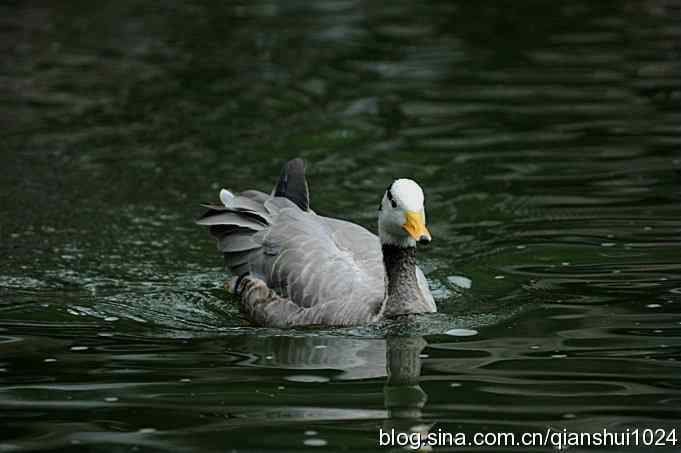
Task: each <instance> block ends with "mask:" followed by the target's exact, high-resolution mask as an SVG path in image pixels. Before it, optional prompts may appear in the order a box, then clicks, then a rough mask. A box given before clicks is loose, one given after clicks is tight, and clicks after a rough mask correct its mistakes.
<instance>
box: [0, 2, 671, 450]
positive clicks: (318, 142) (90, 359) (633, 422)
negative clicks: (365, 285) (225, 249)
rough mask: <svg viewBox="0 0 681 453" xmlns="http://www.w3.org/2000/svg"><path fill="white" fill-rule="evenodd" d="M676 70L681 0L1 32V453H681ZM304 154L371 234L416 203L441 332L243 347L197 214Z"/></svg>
mask: <svg viewBox="0 0 681 453" xmlns="http://www.w3.org/2000/svg"><path fill="white" fill-rule="evenodd" d="M680 43H681V7H680V5H679V3H678V2H675V1H672V0H668V1H665V0H650V1H642V2H623V1H598V2H593V1H589V2H587V1H569V2H568V1H557V2H540V1H529V0H528V1H522V2H501V1H490V0H481V1H477V2H464V1H445V0H441V1H430V2H406V1H393V2H378V1H365V2H361V1H342V0H339V1H326V0H325V1H315V2H303V1H280V2H274V1H272V2H268V1H248V2H246V1H244V2H223V3H221V4H218V3H217V2H202V1H195V2H175V1H167V2H140V1H134V0H122V1H118V2H109V3H107V4H99V3H98V2H82V1H71V0H68V1H63V2H13V1H10V2H5V3H3V5H2V6H0V49H1V50H2V51H1V52H0V105H2V107H0V169H1V175H2V176H1V177H0V253H1V254H2V258H1V259H0V451H2V452H6V451H11V452H14V451H17V452H27V451H53V452H56V451H61V452H66V451H69V452H71V451H78V452H80V451H84V452H104V451H115V452H119V451H120V452H122V451H141V452H160V451H163V452H171V451H172V452H176V451H181V452H194V451H196V452H224V451H234V450H235V451H260V450H272V451H274V450H287V451H293V450H299V449H309V450H315V449H316V450H334V451H335V450H342V449H353V450H354V449H362V450H371V449H375V448H378V447H377V446H376V445H377V442H378V432H379V431H378V430H379V428H383V429H390V428H392V427H394V428H396V429H400V430H407V431H408V430H409V429H410V428H411V427H414V426H419V425H422V426H421V428H423V426H424V425H425V426H427V427H428V429H430V430H431V432H433V431H437V430H438V429H441V430H443V431H448V432H466V433H475V432H506V431H512V432H524V431H537V432H544V431H546V429H547V428H550V429H553V430H561V429H563V428H567V429H569V430H574V431H587V432H593V431H598V430H602V429H603V428H607V429H610V430H613V431H622V430H626V429H627V428H629V429H634V428H639V429H643V428H664V429H672V428H677V429H681V425H679V423H680V422H679V421H680V420H681V362H680V361H679V359H680V358H681V357H680V353H681V253H680V252H681V150H680V145H681V63H680V62H681V44H680ZM294 156H302V157H303V158H305V159H306V160H307V161H308V164H309V167H308V170H309V175H308V176H309V181H310V186H311V192H312V207H313V209H314V210H315V211H317V212H319V213H323V214H325V215H332V216H335V217H342V218H345V219H349V220H352V221H355V222H358V223H360V224H363V225H365V226H367V227H368V228H371V229H374V224H375V216H376V211H375V209H376V205H377V203H378V200H379V199H380V196H381V194H382V192H383V190H384V189H385V187H386V185H387V184H388V183H389V182H390V181H391V180H392V179H393V178H396V177H411V178H413V179H416V180H417V181H419V182H420V184H421V185H422V186H423V187H424V190H425V193H426V206H427V207H426V209H427V211H428V220H429V228H430V231H431V232H432V234H433V239H434V241H433V243H432V245H431V246H430V247H429V248H428V249H420V250H419V262H420V264H421V265H422V267H423V268H424V270H425V271H426V272H427V275H428V279H429V281H430V285H431V287H432V289H433V292H434V294H435V296H436V301H437V304H438V308H439V313H438V314H437V315H433V316H427V317H424V318H422V319H420V320H419V321H418V324H417V325H416V326H410V327H408V328H398V327H396V329H398V332H397V334H398V335H397V336H396V332H395V331H394V330H391V329H377V328H373V327H363V328H355V329H338V330H328V329H327V330H316V329H304V330H297V331H276V330H268V329H257V328H252V327H242V326H241V322H240V319H239V314H238V310H237V308H236V305H235V302H234V301H233V300H231V299H230V298H229V297H228V296H227V295H226V294H224V291H223V289H222V283H223V281H224V279H225V277H226V273H225V272H224V270H223V269H222V267H221V259H220V257H219V256H218V254H217V253H216V251H215V246H214V244H213V242H212V240H211V239H210V237H209V236H208V234H207V232H206V231H204V230H203V229H201V228H199V227H196V226H195V225H193V219H194V218H195V217H196V216H198V215H199V214H200V212H201V210H200V208H198V207H197V205H198V203H200V202H203V201H210V200H215V199H216V198H217V191H218V190H219V189H220V188H221V187H228V188H231V189H234V190H243V189H249V188H258V189H261V190H269V189H270V188H271V186H272V185H273V184H274V182H275V181H276V177H277V174H278V171H279V166H280V164H281V162H282V161H283V160H285V159H287V158H291V157H294ZM464 279H469V280H470V282H471V287H470V288H462V287H461V286H459V284H460V282H461V281H465V280H464ZM453 329H467V330H469V331H473V332H468V333H472V334H473V335H469V336H460V335H453V334H456V333H457V331H456V330H454V331H453V332H452V330H453ZM447 332H449V334H448V333H447ZM458 332H459V333H461V331H458ZM464 333H466V332H465V331H464ZM677 435H678V436H679V437H681V432H677ZM679 445H681V442H679ZM484 449H486V450H493V448H491V447H488V448H483V449H479V450H478V451H480V450H484ZM655 449H662V447H657V448H645V447H642V446H640V447H638V448H631V449H629V450H628V451H651V450H655ZM677 449H678V446H677ZM501 450H504V451H523V449H522V448H520V449H519V448H506V449H501ZM536 450H538V451H553V450H552V448H550V447H546V448H538V449H536ZM383 451H387V450H386V449H385V448H384V449H383ZM457 451H461V450H457ZM570 451H582V449H581V448H578V447H573V448H572V449H570ZM591 451H593V450H591ZM610 451H612V450H610Z"/></svg>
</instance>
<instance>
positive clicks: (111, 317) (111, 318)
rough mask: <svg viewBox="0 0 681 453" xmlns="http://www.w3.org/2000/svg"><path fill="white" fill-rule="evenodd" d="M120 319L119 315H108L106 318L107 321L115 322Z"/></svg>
mask: <svg viewBox="0 0 681 453" xmlns="http://www.w3.org/2000/svg"><path fill="white" fill-rule="evenodd" d="M119 319H120V318H119V317H118V316H107V317H106V318H104V321H106V322H114V321H118V320H119Z"/></svg>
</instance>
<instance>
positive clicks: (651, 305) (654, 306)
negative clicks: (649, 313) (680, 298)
mask: <svg viewBox="0 0 681 453" xmlns="http://www.w3.org/2000/svg"><path fill="white" fill-rule="evenodd" d="M661 306H662V305H660V304H648V305H646V308H660V307H661Z"/></svg>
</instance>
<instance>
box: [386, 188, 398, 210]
mask: <svg viewBox="0 0 681 453" xmlns="http://www.w3.org/2000/svg"><path fill="white" fill-rule="evenodd" d="M392 190H393V183H392V182H391V183H390V185H389V186H388V190H386V192H385V194H386V195H387V196H388V200H390V204H391V205H392V207H393V209H395V208H397V203H396V202H395V199H394V198H393V192H392Z"/></svg>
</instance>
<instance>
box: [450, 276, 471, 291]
mask: <svg viewBox="0 0 681 453" xmlns="http://www.w3.org/2000/svg"><path fill="white" fill-rule="evenodd" d="M447 281H448V282H449V283H451V284H452V285H454V286H458V287H459V288H464V289H469V288H470V287H471V286H473V282H472V281H471V279H470V278H466V277H462V276H460V275H450V276H449V277H447Z"/></svg>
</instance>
